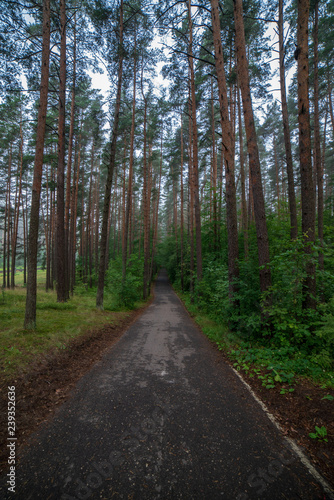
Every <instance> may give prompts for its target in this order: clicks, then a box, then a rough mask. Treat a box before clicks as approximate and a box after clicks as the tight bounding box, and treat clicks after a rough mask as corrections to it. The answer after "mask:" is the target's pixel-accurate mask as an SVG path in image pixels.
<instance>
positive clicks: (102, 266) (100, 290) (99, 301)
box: [96, 0, 124, 309]
mask: <svg viewBox="0 0 334 500" xmlns="http://www.w3.org/2000/svg"><path fill="white" fill-rule="evenodd" d="M119 19H120V20H119V23H120V24H119V52H120V56H119V63H118V75H117V79H118V81H117V95H116V103H115V115H114V124H113V131H112V138H111V147H110V160H109V165H108V176H107V181H106V186H105V195H104V205H103V215H102V227H101V240H100V262H99V278H98V285H97V294H96V307H98V308H99V309H103V294H104V281H105V270H106V259H107V255H106V250H107V238H108V217H109V209H110V197H111V186H112V178H113V173H114V167H115V158H116V142H117V135H118V123H119V112H120V107H121V91H122V76H123V57H124V54H123V50H124V49H123V0H121V4H120V11H119Z"/></svg>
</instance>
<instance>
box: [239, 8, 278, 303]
mask: <svg viewBox="0 0 334 500" xmlns="http://www.w3.org/2000/svg"><path fill="white" fill-rule="evenodd" d="M234 21H235V41H236V52H237V68H238V77H239V82H240V88H241V96H242V104H243V111H244V120H245V129H246V136H247V147H248V156H249V170H250V180H251V185H252V194H253V203H254V216H255V225H256V236H257V247H258V258H259V275H260V288H261V292H262V293H264V292H267V290H268V289H269V288H270V286H271V272H270V267H269V262H270V256H269V239H268V231H267V223H266V213H265V204H264V196H263V189H262V179H261V168H260V158H259V150H258V144H257V137H256V130H255V121H254V115H253V106H252V99H251V91H250V83H249V73H248V62H247V58H246V42H245V30H244V22H243V12H242V0H234Z"/></svg>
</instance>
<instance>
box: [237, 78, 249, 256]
mask: <svg viewBox="0 0 334 500" xmlns="http://www.w3.org/2000/svg"><path fill="white" fill-rule="evenodd" d="M237 100H238V120H239V150H240V151H239V155H240V182H241V220H242V224H241V225H242V232H243V235H244V253H245V260H248V220H247V201H246V182H245V158H244V136H243V130H242V115H241V103H240V92H239V88H238V94H237Z"/></svg>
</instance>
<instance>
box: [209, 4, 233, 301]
mask: <svg viewBox="0 0 334 500" xmlns="http://www.w3.org/2000/svg"><path fill="white" fill-rule="evenodd" d="M211 19H212V30H213V43H214V49H215V65H216V73H217V80H218V90H219V108H220V122H221V128H222V144H223V147H224V160H225V178H226V218H227V238H228V276H229V295H230V300H231V302H234V295H235V292H236V284H235V280H236V279H237V278H238V276H239V271H238V257H239V246H238V218H237V200H236V190H235V179H234V137H233V135H234V134H233V129H232V123H231V121H230V117H229V111H228V94H227V85H226V78H225V68H224V55H223V46H222V41H221V34H220V32H221V30H220V20H219V8H218V0H211ZM231 114H232V115H233V113H231Z"/></svg>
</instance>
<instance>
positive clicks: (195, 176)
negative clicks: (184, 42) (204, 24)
mask: <svg viewBox="0 0 334 500" xmlns="http://www.w3.org/2000/svg"><path fill="white" fill-rule="evenodd" d="M188 20H189V49H188V52H189V57H188V61H189V69H190V90H191V120H192V134H193V151H192V153H193V155H192V171H193V188H194V193H193V195H194V209H195V227H196V274H197V284H198V285H199V283H200V282H201V280H202V275H203V264H202V234H201V207H200V200H199V180H198V137H197V119H196V93H195V73H194V59H193V27H192V25H193V23H192V17H191V0H188Z"/></svg>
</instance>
